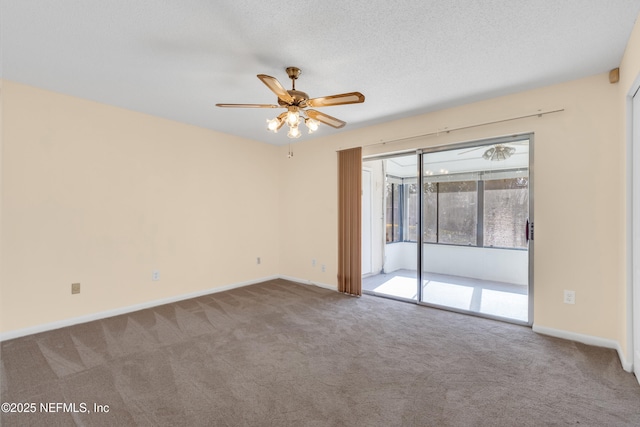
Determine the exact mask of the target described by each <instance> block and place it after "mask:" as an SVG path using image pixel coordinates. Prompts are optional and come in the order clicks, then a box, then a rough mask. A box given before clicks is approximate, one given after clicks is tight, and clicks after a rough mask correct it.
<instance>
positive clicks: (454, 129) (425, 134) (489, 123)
mask: <svg viewBox="0 0 640 427" xmlns="http://www.w3.org/2000/svg"><path fill="white" fill-rule="evenodd" d="M562 111H564V108H560V109H557V110H548V111H541V110H538V112H537V113H531V114H525V115H523V116H516V117H509V118H507V119H500V120H494V121H491V122H485V123H477V124H473V125H466V126H459V127H457V128H451V129H449V128H443V129H442V130H440V129H438V130H436V131H435V132H429V133H423V134H420V135H413V136H407V137H404V138H398V139H390V140H388V141H380V142H377V143H375V144H368V145H366V147H375V146H376V145H386V144H391V143H395V142H402V141H409V140H412V139H416V138H422V137H424V136H432V135H440V134H441V133H449V132H453V131H456V130H463V129H471V128H475V127H480V126H486V125H493V124H496V123H504V122H510V121H512V120H520V119H526V118H528V117H535V116H538V117H542V116H544V115H546V114H553V113H560V112H562Z"/></svg>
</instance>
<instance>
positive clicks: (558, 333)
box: [532, 324, 633, 372]
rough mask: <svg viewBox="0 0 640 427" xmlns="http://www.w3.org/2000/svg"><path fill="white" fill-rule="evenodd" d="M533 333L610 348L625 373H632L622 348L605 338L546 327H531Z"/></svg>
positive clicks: (630, 365)
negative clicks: (615, 352)
mask: <svg viewBox="0 0 640 427" xmlns="http://www.w3.org/2000/svg"><path fill="white" fill-rule="evenodd" d="M532 329H533V331H534V332H536V333H538V334H542V335H549V336H551V337H556V338H562V339H565V340H570V341H577V342H579V343H582V344H587V345H593V346H596V347H604V348H611V349H613V350H615V351H617V352H618V357H619V358H620V363H621V364H622V369H624V370H625V371H627V372H633V363H631V362H630V361H628V360H627V357H626V356H625V354H624V352H623V351H622V347H621V346H620V343H619V342H618V341H614V340H609V339H606V338H600V337H595V336H593V335H584V334H578V333H575V332H569V331H564V330H561V329H554V328H547V327H546V326H538V325H535V324H534V325H533V327H532Z"/></svg>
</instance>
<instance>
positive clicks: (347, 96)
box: [307, 92, 364, 107]
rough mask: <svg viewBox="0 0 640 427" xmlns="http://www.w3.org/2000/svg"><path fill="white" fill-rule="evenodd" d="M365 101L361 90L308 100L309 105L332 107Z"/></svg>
mask: <svg viewBox="0 0 640 427" xmlns="http://www.w3.org/2000/svg"><path fill="white" fill-rule="evenodd" d="M361 102H364V95H363V94H361V93H360V92H349V93H341V94H340V95H331V96H323V97H320V98H313V99H310V100H308V101H307V105H308V106H309V107H330V106H332V105H344V104H359V103H361Z"/></svg>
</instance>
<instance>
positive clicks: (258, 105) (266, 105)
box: [216, 104, 281, 108]
mask: <svg viewBox="0 0 640 427" xmlns="http://www.w3.org/2000/svg"><path fill="white" fill-rule="evenodd" d="M216 107H224V108H281V106H280V105H275V104H216Z"/></svg>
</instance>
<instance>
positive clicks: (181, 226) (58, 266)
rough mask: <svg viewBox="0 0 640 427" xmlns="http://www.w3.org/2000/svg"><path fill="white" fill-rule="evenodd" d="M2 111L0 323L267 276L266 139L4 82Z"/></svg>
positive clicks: (270, 260)
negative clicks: (156, 276) (74, 291)
mask: <svg viewBox="0 0 640 427" xmlns="http://www.w3.org/2000/svg"><path fill="white" fill-rule="evenodd" d="M2 107H3V111H2V113H3V126H2V136H3V140H2V197H1V199H2V264H1V287H0V297H1V298H0V313H1V315H0V316H1V317H0V331H2V332H6V331H12V330H17V329H21V328H27V327H31V326H34V325H40V324H45V323H50V322H56V321H60V320H63V319H69V318H74V317H78V316H83V315H88V314H92V313H98V312H101V311H105V310H113V309H117V308H122V307H127V306H130V305H135V304H140V303H144V302H149V301H153V300H157V299H162V298H170V297H173V296H179V295H184V294H189V293H194V292H198V291H202V290H207V289H211V288H216V287H221V286H225V285H232V284H237V283H241V282H245V281H251V280H255V279H260V278H262V277H268V276H273V275H277V274H278V272H279V270H280V264H279V258H278V256H279V255H278V242H279V236H280V233H279V230H278V219H279V216H278V194H279V193H278V191H279V189H278V184H279V179H278V169H277V163H276V156H277V150H276V149H275V148H274V147H273V146H270V145H267V144H263V143H258V142H253V141H248V140H243V139H240V138H236V137H231V136H228V135H223V134H220V133H216V132H213V131H209V130H205V129H200V128H197V127H193V126H188V125H184V124H180V123H176V122H172V121H169V120H164V119H159V118H155V117H151V116H148V115H144V114H139V113H134V112H131V111H126V110H122V109H119V108H115V107H110V106H105V105H102V104H98V103H94V102H91V101H86V100H81V99H77V98H73V97H70V96H65V95H60V94H56V93H52V92H48V91H44V90H39V89H35V88H31V87H27V86H23V85H20V84H16V83H13V82H9V81H4V82H3V86H2ZM258 256H260V257H262V264H260V265H257V263H256V257H258ZM154 269H157V270H159V271H160V281H157V282H156V281H151V273H152V270H154ZM72 282H80V283H81V286H82V291H81V293H80V294H79V295H71V292H70V288H71V283H72Z"/></svg>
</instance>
